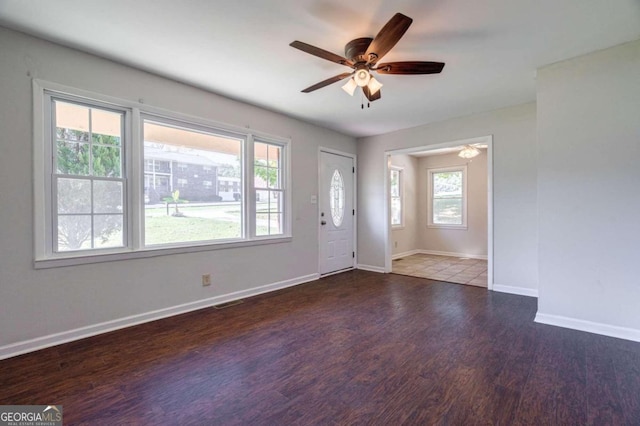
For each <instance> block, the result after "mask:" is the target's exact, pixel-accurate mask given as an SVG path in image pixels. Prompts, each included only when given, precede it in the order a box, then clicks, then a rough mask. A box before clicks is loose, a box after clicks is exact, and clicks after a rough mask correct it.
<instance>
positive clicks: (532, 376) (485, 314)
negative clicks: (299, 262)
mask: <svg viewBox="0 0 640 426" xmlns="http://www.w3.org/2000/svg"><path fill="white" fill-rule="evenodd" d="M535 312H536V300H535V299H533V298H527V297H520V296H513V295H508V294H501V293H492V292H487V290H486V289H482V288H476V287H469V286H464V285H456V284H447V283H441V282H435V281H429V280H426V279H423V278H412V277H406V276H400V275H393V274H388V275H381V274H375V273H370V272H364V271H354V272H347V273H343V274H340V275H336V276H332V277H328V278H324V279H322V280H320V281H317V282H313V283H309V284H304V285H300V286H297V287H294V288H291V289H287V290H282V291H279V292H276V293H270V294H267V295H262V296H258V297H255V298H252V299H248V300H246V301H245V302H244V303H243V304H241V305H237V306H233V307H229V308H226V309H222V310H217V309H213V308H211V309H205V310H201V311H197V312H193V313H189V314H185V315H180V316H177V317H173V318H169V319H165V320H160V321H155V322H152V323H148V324H143V325H140V326H136V327H131V328H128V329H125V330H120V331H116V332H112V333H108V334H104V335H101V336H97V337H93V338H89V339H85V340H82V341H78V342H73V343H68V344H65V345H61V346H57V347H53V348H49V349H45V350H42V351H39V352H35V353H31V354H27V355H23V356H19V357H15V358H11V359H7V360H4V361H0V404H62V405H63V406H64V419H65V424H98V425H102V424H104V425H120V424H152V425H160V424H196V425H200V424H223V425H233V424H242V425H262V424H264V425H287V424H300V425H312V424H340V425H342V424H345V425H347V424H348V425H351V424H376V425H377V424H379V425H397V424H420V425H429V424H448V425H477V424H500V425H512V424H527V425H571V424H576V425H584V424H593V425H622V424H629V425H631V424H640V344H638V343H633V342H628V341H623V340H618V339H612V338H607V337H602V336H597V335H593V334H588V333H582V332H577V331H572V330H567V329H562V328H555V327H550V326H544V325H540V324H535V323H534V322H533V318H534V315H535Z"/></svg>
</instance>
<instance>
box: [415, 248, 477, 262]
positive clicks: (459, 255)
mask: <svg viewBox="0 0 640 426" xmlns="http://www.w3.org/2000/svg"><path fill="white" fill-rule="evenodd" d="M418 252H419V253H420V254H433V255H437V256H450V257H468V258H469V259H482V260H487V255H484V254H466V253H453V252H448V251H436V250H418Z"/></svg>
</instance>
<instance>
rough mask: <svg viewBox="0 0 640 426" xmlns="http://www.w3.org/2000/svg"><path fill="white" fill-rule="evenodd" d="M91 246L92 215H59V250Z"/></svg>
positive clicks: (88, 247)
mask: <svg viewBox="0 0 640 426" xmlns="http://www.w3.org/2000/svg"><path fill="white" fill-rule="evenodd" d="M90 248H91V216H90V215H82V216H80V215H73V216H66V215H60V216H58V251H71V250H80V249H90Z"/></svg>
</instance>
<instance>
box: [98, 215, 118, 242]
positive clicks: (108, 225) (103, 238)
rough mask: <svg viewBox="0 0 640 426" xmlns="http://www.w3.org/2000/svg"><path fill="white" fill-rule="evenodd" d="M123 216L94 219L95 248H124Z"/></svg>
mask: <svg viewBox="0 0 640 426" xmlns="http://www.w3.org/2000/svg"><path fill="white" fill-rule="evenodd" d="M122 219H123V217H122V215H96V216H94V219H93V222H94V223H93V229H94V235H93V247H94V248H98V249H99V248H109V247H122V246H124V241H123V233H122Z"/></svg>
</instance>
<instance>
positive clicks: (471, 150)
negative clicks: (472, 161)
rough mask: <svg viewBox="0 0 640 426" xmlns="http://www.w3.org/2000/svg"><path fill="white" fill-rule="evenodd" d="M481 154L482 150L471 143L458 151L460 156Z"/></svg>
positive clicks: (467, 156)
mask: <svg viewBox="0 0 640 426" xmlns="http://www.w3.org/2000/svg"><path fill="white" fill-rule="evenodd" d="M478 155H480V150H478V148H476V147H475V146H471V145H465V146H464V147H463V148H462V149H461V150H460V152H459V153H458V157H460V158H466V159H469V158H473V157H476V156H478Z"/></svg>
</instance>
